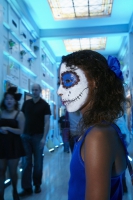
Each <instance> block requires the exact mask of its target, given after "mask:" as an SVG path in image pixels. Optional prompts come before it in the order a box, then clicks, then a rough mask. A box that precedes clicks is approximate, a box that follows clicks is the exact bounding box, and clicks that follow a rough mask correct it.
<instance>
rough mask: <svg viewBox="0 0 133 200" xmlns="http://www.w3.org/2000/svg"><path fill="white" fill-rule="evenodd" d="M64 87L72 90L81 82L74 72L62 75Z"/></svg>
mask: <svg viewBox="0 0 133 200" xmlns="http://www.w3.org/2000/svg"><path fill="white" fill-rule="evenodd" d="M61 80H62V85H63V87H64V88H70V87H73V86H74V85H76V84H77V83H78V82H79V81H80V80H79V76H78V75H77V74H76V73H75V72H72V71H67V72H64V73H62V74H61Z"/></svg>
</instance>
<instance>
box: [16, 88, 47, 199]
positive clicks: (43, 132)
mask: <svg viewBox="0 0 133 200" xmlns="http://www.w3.org/2000/svg"><path fill="white" fill-rule="evenodd" d="M40 95H41V87H40V85H39V84H33V85H32V99H29V100H27V101H25V102H24V104H23V106H22V112H23V113H24V116H25V126H24V134H23V137H22V141H23V145H24V148H25V152H26V157H25V159H23V171H22V179H21V185H22V189H23V190H22V192H20V193H19V195H20V196H27V195H31V194H32V193H33V188H32V178H33V185H34V186H35V188H34V192H35V193H40V192H41V183H42V167H43V156H42V154H43V149H44V145H45V140H46V136H47V134H48V131H49V125H50V115H51V111H50V106H49V104H48V103H47V102H46V101H45V100H43V99H42V98H41V97H40Z"/></svg>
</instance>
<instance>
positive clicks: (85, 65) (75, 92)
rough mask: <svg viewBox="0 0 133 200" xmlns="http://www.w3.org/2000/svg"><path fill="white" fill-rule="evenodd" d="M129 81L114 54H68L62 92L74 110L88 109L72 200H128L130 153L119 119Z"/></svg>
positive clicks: (75, 163)
mask: <svg viewBox="0 0 133 200" xmlns="http://www.w3.org/2000/svg"><path fill="white" fill-rule="evenodd" d="M123 82H124V79H123V76H122V72H121V70H120V63H119V61H118V60H117V58H115V57H113V56H109V57H108V60H106V58H105V57H104V56H102V55H101V54H99V53H98V52H95V51H92V50H81V51H77V52H74V53H71V54H69V55H67V56H63V57H62V61H61V64H60V86H59V89H58V95H59V96H60V97H61V101H62V103H63V104H64V105H65V106H66V109H67V111H68V112H76V111H80V112H81V113H82V118H81V121H80V127H79V133H80V134H79V137H78V140H77V141H76V144H75V148H74V151H73V154H72V159H71V163H70V180H69V188H68V200H75V199H76V200H83V199H84V200H122V197H123V190H122V175H123V173H124V172H125V170H126V167H127V162H128V152H127V149H126V145H125V143H124V140H123V137H122V133H121V131H120V129H119V128H118V127H117V125H116V124H115V120H116V119H118V118H119V117H120V116H122V115H123V114H124V104H125V102H126V99H125V93H124V86H123Z"/></svg>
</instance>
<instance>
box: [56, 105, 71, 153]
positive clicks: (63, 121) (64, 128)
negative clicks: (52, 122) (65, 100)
mask: <svg viewBox="0 0 133 200" xmlns="http://www.w3.org/2000/svg"><path fill="white" fill-rule="evenodd" d="M58 122H59V124H60V130H61V136H62V140H63V143H64V152H67V153H69V148H70V145H69V137H70V121H69V113H68V112H67V111H66V109H65V110H64V115H63V116H61V117H60V119H59V121H58Z"/></svg>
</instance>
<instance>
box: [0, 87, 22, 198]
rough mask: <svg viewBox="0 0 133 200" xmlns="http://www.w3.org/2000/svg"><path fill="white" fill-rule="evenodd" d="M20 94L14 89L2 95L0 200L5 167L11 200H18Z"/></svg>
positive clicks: (20, 145)
mask: <svg viewBox="0 0 133 200" xmlns="http://www.w3.org/2000/svg"><path fill="white" fill-rule="evenodd" d="M20 98H21V94H20V93H17V88H16V87H10V88H9V89H8V90H7V92H5V93H4V98H3V100H2V102H1V113H0V200H4V187H5V185H4V182H5V174H6V170H7V167H8V168H9V174H10V179H11V183H12V187H13V192H12V194H13V200H19V196H18V192H17V167H18V162H19V158H20V157H22V156H24V155H25V152H24V148H23V145H22V141H21V137H20V135H21V134H22V133H23V127H24V115H23V113H22V112H21V111H19V105H18V101H19V100H20Z"/></svg>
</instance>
